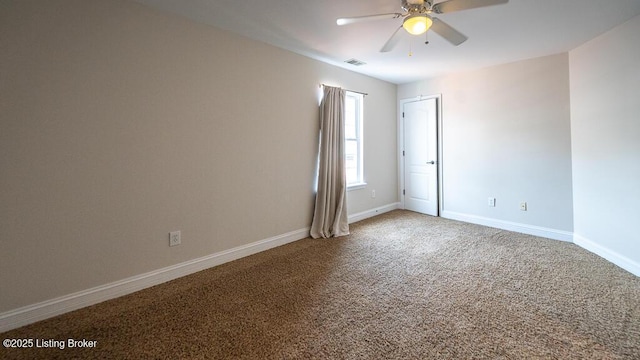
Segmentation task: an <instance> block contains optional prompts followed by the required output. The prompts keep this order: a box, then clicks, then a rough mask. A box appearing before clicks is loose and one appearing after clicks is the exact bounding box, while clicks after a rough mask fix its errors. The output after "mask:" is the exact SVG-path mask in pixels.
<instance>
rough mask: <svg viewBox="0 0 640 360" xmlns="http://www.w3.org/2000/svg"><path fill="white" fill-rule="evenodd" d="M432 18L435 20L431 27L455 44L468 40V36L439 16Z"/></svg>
mask: <svg viewBox="0 0 640 360" xmlns="http://www.w3.org/2000/svg"><path fill="white" fill-rule="evenodd" d="M431 20H433V25H431V28H430V29H431V30H433V31H434V32H435V33H436V34H438V35H440V36H442V37H443V38H444V39H445V40H447V41H448V42H450V43H452V44H453V45H455V46H458V45H460V44H462V43H463V42H465V41H467V39H468V38H467V37H466V36H465V35H464V34H462V33H461V32H459V31H458V30H456V29H454V28H452V27H451V26H450V25H449V24H447V23H446V22H444V21H442V20H440V19H438V18H431Z"/></svg>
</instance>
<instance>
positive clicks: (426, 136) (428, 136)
mask: <svg viewBox="0 0 640 360" xmlns="http://www.w3.org/2000/svg"><path fill="white" fill-rule="evenodd" d="M437 113H438V112H437V100H436V99H435V98H433V99H427V100H420V101H412V102H407V103H404V106H403V118H404V207H405V209H407V210H412V211H416V212H419V213H423V214H427V215H433V216H438V136H437Z"/></svg>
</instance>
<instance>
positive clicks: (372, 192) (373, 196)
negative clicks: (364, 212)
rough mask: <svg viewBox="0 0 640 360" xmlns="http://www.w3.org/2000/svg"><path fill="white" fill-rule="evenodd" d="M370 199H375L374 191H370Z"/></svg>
mask: <svg viewBox="0 0 640 360" xmlns="http://www.w3.org/2000/svg"><path fill="white" fill-rule="evenodd" d="M371 198H372V199H375V198H376V191H375V190H371Z"/></svg>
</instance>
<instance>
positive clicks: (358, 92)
mask: <svg viewBox="0 0 640 360" xmlns="http://www.w3.org/2000/svg"><path fill="white" fill-rule="evenodd" d="M319 86H320V87H323V86H331V85H327V84H320V85H319ZM340 89H342V88H340ZM344 90H347V91H350V92H352V93H356V94H362V95H363V96H367V95H369V94H367V93H365V92H362V91H355V90H349V89H344Z"/></svg>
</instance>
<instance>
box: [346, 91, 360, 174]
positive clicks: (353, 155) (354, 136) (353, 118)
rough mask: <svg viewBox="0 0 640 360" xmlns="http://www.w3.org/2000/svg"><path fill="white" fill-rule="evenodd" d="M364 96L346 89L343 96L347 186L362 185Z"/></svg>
mask: <svg viewBox="0 0 640 360" xmlns="http://www.w3.org/2000/svg"><path fill="white" fill-rule="evenodd" d="M363 100H364V96H363V95H362V94H358V93H354V92H351V91H347V93H346V96H345V108H344V115H345V124H344V125H345V166H346V170H347V187H354V186H358V185H364V174H363V171H362V157H363V156H362V108H363Z"/></svg>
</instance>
